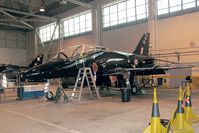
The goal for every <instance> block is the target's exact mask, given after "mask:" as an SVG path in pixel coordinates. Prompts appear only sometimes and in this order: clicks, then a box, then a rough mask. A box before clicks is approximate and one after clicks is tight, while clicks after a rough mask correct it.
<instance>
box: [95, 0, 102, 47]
mask: <svg viewBox="0 0 199 133" xmlns="http://www.w3.org/2000/svg"><path fill="white" fill-rule="evenodd" d="M95 18H96V29H95V30H96V45H98V46H101V45H102V44H101V43H102V41H101V40H102V35H101V34H102V26H101V24H102V20H101V18H102V10H101V7H100V6H99V0H97V1H96V7H95Z"/></svg>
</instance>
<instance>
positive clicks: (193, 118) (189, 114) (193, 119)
mask: <svg viewBox="0 0 199 133" xmlns="http://www.w3.org/2000/svg"><path fill="white" fill-rule="evenodd" d="M185 119H186V120H187V122H188V123H189V124H194V123H197V122H199V117H198V116H197V115H196V114H194V113H193V111H192V103H191V91H190V85H188V86H187V91H186V98H185Z"/></svg>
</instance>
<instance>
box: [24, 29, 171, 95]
mask: <svg viewBox="0 0 199 133" xmlns="http://www.w3.org/2000/svg"><path fill="white" fill-rule="evenodd" d="M149 36H150V34H149V33H145V34H144V35H143V36H142V38H141V39H140V41H139V43H138V45H137V47H136V49H135V50H134V51H133V53H126V52H121V51H110V50H108V49H106V48H103V47H100V46H96V47H93V46H92V47H91V46H87V47H86V46H82V45H79V46H76V47H75V46H74V47H72V48H73V49H74V50H73V52H71V51H70V52H68V53H67V54H65V53H64V52H63V51H61V52H60V53H59V54H57V56H56V57H55V58H54V59H52V60H50V61H49V62H48V63H45V64H42V65H39V66H36V67H34V68H31V69H28V70H27V71H26V72H25V73H23V75H22V76H23V78H24V79H29V80H42V79H53V78H68V77H76V76H77V73H78V70H79V68H81V67H91V68H92V71H93V72H94V73H95V74H96V82H97V84H98V85H101V84H104V81H107V80H106V78H104V77H107V76H110V75H115V76H116V75H121V72H122V71H128V72H129V73H130V83H131V88H133V89H132V90H133V91H132V92H133V93H135V92H136V91H137V89H136V88H135V85H134V82H133V81H134V77H135V75H152V74H165V70H166V69H169V67H160V66H156V65H155V63H154V60H155V59H154V58H152V57H151V56H149ZM67 50H69V48H68V49H67ZM69 53H71V54H69ZM68 55H71V56H68ZM104 79H105V80H104Z"/></svg>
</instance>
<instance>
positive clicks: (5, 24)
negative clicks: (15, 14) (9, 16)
mask: <svg viewBox="0 0 199 133" xmlns="http://www.w3.org/2000/svg"><path fill="white" fill-rule="evenodd" d="M0 25H4V26H9V27H15V28H20V29H30V28H29V27H27V26H23V25H15V24H7V23H0Z"/></svg>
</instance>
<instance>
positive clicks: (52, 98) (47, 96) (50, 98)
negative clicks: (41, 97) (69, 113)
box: [46, 91, 54, 101]
mask: <svg viewBox="0 0 199 133" xmlns="http://www.w3.org/2000/svg"><path fill="white" fill-rule="evenodd" d="M46 99H48V100H50V101H53V100H54V97H53V93H52V92H51V91H50V92H46Z"/></svg>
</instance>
